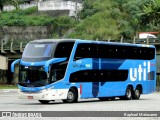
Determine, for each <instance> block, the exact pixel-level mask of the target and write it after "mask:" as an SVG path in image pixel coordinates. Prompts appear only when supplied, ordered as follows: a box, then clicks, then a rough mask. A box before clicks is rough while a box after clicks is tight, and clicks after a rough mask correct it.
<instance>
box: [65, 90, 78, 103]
mask: <svg viewBox="0 0 160 120" xmlns="http://www.w3.org/2000/svg"><path fill="white" fill-rule="evenodd" d="M77 100H78V95H77V92H76V91H75V89H73V88H71V89H70V90H69V91H68V94H67V99H65V100H62V101H63V102H64V103H75V102H77Z"/></svg>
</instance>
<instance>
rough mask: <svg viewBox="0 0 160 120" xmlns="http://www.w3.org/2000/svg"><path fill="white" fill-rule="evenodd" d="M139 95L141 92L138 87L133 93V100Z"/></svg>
mask: <svg viewBox="0 0 160 120" xmlns="http://www.w3.org/2000/svg"><path fill="white" fill-rule="evenodd" d="M140 95H141V90H140V88H139V87H136V89H135V91H134V92H133V99H139V98H140Z"/></svg>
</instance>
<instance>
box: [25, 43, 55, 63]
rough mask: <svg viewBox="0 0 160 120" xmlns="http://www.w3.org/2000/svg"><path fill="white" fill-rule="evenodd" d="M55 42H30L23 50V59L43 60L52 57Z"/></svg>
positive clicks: (29, 60)
mask: <svg viewBox="0 0 160 120" xmlns="http://www.w3.org/2000/svg"><path fill="white" fill-rule="evenodd" d="M53 48H54V43H29V44H28V45H27V46H26V47H25V49H24V52H23V55H22V60H24V61H28V62H32V61H34V62H35V61H43V60H48V59H50V58H51V57H52V53H53Z"/></svg>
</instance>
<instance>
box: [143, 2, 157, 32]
mask: <svg viewBox="0 0 160 120" xmlns="http://www.w3.org/2000/svg"><path fill="white" fill-rule="evenodd" d="M140 16H141V24H142V25H143V26H144V25H147V27H146V28H149V29H147V30H153V31H154V30H156V31H160V0H151V1H150V2H149V3H148V4H147V5H144V6H143V9H142V11H141V13H140Z"/></svg>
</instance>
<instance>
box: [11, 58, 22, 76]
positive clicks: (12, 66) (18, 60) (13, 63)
mask: <svg viewBox="0 0 160 120" xmlns="http://www.w3.org/2000/svg"><path fill="white" fill-rule="evenodd" d="M19 62H20V59H17V60H15V61H13V62H12V64H11V72H13V73H14V67H15V65H16V64H18V63H19Z"/></svg>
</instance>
